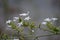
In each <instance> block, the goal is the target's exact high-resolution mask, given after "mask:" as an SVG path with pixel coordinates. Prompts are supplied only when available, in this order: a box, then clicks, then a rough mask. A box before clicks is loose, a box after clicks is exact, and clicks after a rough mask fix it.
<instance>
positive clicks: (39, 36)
mask: <svg viewBox="0 0 60 40" xmlns="http://www.w3.org/2000/svg"><path fill="white" fill-rule="evenodd" d="M53 35H60V34H49V35H41V36H37V37H35V38H34V40H36V39H38V38H40V37H46V36H53Z"/></svg>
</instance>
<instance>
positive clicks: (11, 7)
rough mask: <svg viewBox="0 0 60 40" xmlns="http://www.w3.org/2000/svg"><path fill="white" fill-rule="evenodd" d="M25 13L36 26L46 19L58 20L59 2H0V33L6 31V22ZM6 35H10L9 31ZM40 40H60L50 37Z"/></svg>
mask: <svg viewBox="0 0 60 40" xmlns="http://www.w3.org/2000/svg"><path fill="white" fill-rule="evenodd" d="M27 11H30V17H31V18H32V19H31V21H34V22H35V23H36V24H38V23H40V22H42V21H43V19H44V18H47V17H49V18H52V17H57V18H58V19H59V20H60V0H0V33H1V32H5V31H6V28H7V26H6V20H8V19H12V17H14V16H19V15H18V14H20V13H24V12H27ZM59 20H58V21H56V22H55V23H56V25H57V26H59V25H60V21H59ZM38 32H39V30H38ZM38 32H37V33H36V35H41V34H47V33H45V32H39V34H38ZM6 33H8V34H10V33H11V31H8V32H6ZM40 40H60V38H59V36H52V37H43V38H40Z"/></svg>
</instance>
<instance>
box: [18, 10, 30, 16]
mask: <svg viewBox="0 0 60 40" xmlns="http://www.w3.org/2000/svg"><path fill="white" fill-rule="evenodd" d="M19 15H20V16H27V15H29V11H28V12H27V13H22V14H19Z"/></svg>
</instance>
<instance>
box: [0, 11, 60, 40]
mask: <svg viewBox="0 0 60 40" xmlns="http://www.w3.org/2000/svg"><path fill="white" fill-rule="evenodd" d="M29 20H31V18H30V16H29V11H28V12H27V13H22V14H19V17H13V19H12V20H8V21H6V24H7V25H8V27H9V28H10V29H13V30H14V31H16V33H17V36H16V37H17V38H18V39H14V40H25V38H26V37H32V38H33V40H39V39H38V38H39V37H44V36H52V35H58V34H60V28H59V27H56V26H55V25H54V24H53V22H54V21H56V20H58V19H57V18H51V19H50V18H46V19H44V22H42V23H40V24H39V25H38V26H36V24H35V23H34V22H29ZM42 25H44V26H46V27H47V28H42V27H41V26H42ZM25 28H27V29H28V30H29V33H27V34H25V33H24V29H25ZM36 28H37V29H40V30H43V31H48V32H50V33H52V34H49V35H40V36H35V35H34V33H35V29H36ZM12 37H14V36H13V35H12ZM0 39H5V40H7V39H9V40H10V37H9V35H7V34H3V35H1V37H0Z"/></svg>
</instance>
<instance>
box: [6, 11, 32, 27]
mask: <svg viewBox="0 0 60 40" xmlns="http://www.w3.org/2000/svg"><path fill="white" fill-rule="evenodd" d="M28 15H29V11H28V12H27V13H22V14H19V16H20V17H22V16H23V17H25V18H24V19H23V20H25V21H26V20H27V21H28V20H30V19H31V18H30V17H29V16H28ZM26 16H27V17H26ZM20 17H13V20H8V21H6V23H7V24H10V23H11V22H16V21H19V22H18V23H17V25H18V27H20V26H21V25H23V21H22V19H21V18H20ZM8 27H11V25H9V26H8Z"/></svg>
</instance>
